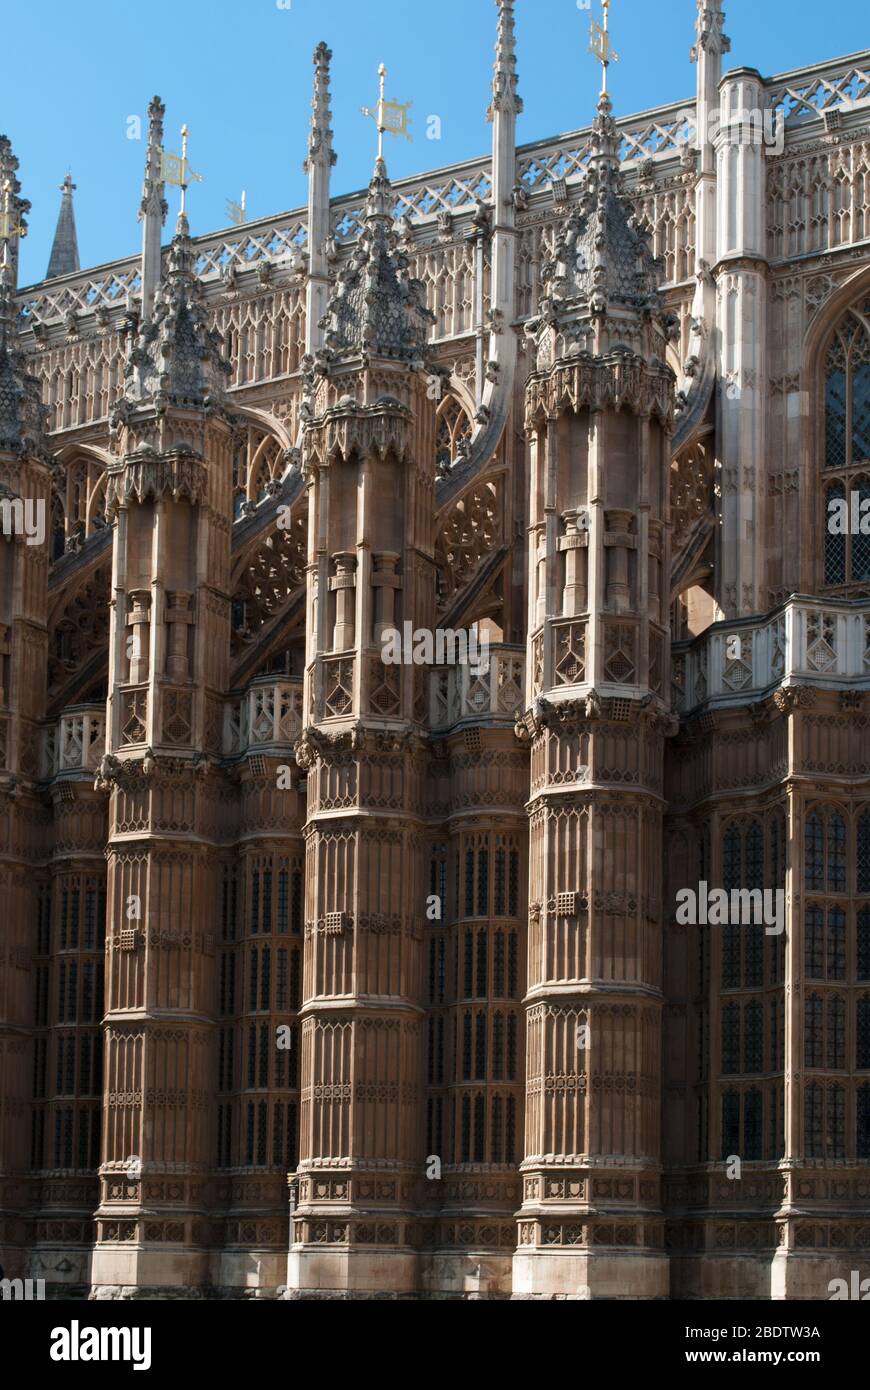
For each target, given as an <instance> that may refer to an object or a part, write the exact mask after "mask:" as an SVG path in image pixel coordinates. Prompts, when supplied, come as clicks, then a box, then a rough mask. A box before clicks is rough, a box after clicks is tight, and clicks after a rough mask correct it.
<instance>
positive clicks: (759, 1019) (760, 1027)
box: [743, 1003, 764, 1073]
mask: <svg viewBox="0 0 870 1390" xmlns="http://www.w3.org/2000/svg"><path fill="white" fill-rule="evenodd" d="M743 1070H744V1071H745V1072H749V1073H754V1072H760V1071H764V1012H763V1010H762V1007H761V1005H760V1004H757V1003H752V1004H747V1005H746V1009H745V1011H744V1015H743Z"/></svg>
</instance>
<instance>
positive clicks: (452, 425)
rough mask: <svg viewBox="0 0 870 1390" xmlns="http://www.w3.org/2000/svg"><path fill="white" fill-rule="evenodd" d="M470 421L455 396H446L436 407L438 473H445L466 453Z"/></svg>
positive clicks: (469, 440) (469, 437)
mask: <svg viewBox="0 0 870 1390" xmlns="http://www.w3.org/2000/svg"><path fill="white" fill-rule="evenodd" d="M471 433H472V430H471V420H470V419H469V417H468V413H467V411H466V410H465V409H464V408H463V406H461V405H460V404H459V401H458V400H457V399H456V397H455V396H452V395H446V396H444V398H443V400H442V401H441V402H440V404H439V406H438V413H437V416H436V423H435V462H436V466H437V469H438V472H439V473H447V472H449V470H450V469H451V468H452V467H453V465H454V464H455V463H456V462H457V461H458V460H459V459H460V458H464V457H465V456H466V455H467V453H468V446H469V444H470V442H471Z"/></svg>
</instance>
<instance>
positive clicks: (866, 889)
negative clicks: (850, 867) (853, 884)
mask: <svg viewBox="0 0 870 1390" xmlns="http://www.w3.org/2000/svg"><path fill="white" fill-rule="evenodd" d="M856 862H857V870H858V892H859V893H870V811H865V812H864V814H863V815H862V816H861V817H860V819H859V821H858V842H857V846H856Z"/></svg>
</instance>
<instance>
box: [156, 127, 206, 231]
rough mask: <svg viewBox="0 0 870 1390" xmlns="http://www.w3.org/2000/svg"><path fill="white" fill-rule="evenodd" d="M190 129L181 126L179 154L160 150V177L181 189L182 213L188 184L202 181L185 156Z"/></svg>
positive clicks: (200, 175)
mask: <svg viewBox="0 0 870 1390" xmlns="http://www.w3.org/2000/svg"><path fill="white" fill-rule="evenodd" d="M189 134H190V131H189V130H188V129H187V126H186V125H183V126H182V127H181V154H180V155H177V154H167V152H166V150H161V151H160V177H161V179H162V180H163V182H164V183H171V184H172V185H173V187H175V188H180V189H181V212H182V213H184V210H185V209H184V204H185V194H186V193H187V189H188V186H189V184H190V183H191V181H192V182H194V183H202V174H195V173H194V172H193V170H192V169H191V167H190V163H189V161H188V158H187V137H188V135H189Z"/></svg>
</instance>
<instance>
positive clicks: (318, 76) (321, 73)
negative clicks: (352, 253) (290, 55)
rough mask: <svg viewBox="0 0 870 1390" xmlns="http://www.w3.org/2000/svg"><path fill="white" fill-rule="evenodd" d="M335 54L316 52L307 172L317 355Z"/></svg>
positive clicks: (309, 301)
mask: <svg viewBox="0 0 870 1390" xmlns="http://www.w3.org/2000/svg"><path fill="white" fill-rule="evenodd" d="M331 59H332V50H331V49H329V48H327V46H326V44H325V43H319V44H318V45H317V47H316V48H315V50H314V95H313V97H312V100H311V131H310V134H309V136H308V158H307V159H306V160H305V163H304V165H303V169H304V170H305V172H306V174H307V175H308V282H307V286H306V294H305V310H306V312H305V338H306V341H305V350H306V352H308V353H311V354H314V353H316V352H319V351H320V349H321V348H322V346H323V330H322V328H321V326H320V321H321V319H322V318H323V313H324V310H325V308H326V297H327V295H328V293H329V264H328V260H327V254H326V242H327V239H328V237H329V183H330V170H331V169H332V167H333V165H334V164H335V162H336V154H335V151H334V150H333V148H332V128H331V125H330V122H331V120H332V112H331V110H330V109H329V102H330V93H329V64H330V61H331Z"/></svg>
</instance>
